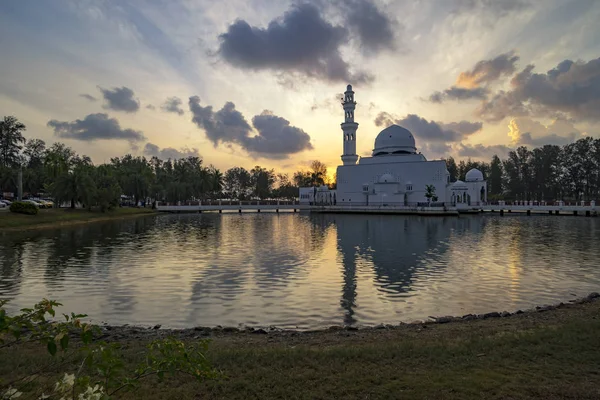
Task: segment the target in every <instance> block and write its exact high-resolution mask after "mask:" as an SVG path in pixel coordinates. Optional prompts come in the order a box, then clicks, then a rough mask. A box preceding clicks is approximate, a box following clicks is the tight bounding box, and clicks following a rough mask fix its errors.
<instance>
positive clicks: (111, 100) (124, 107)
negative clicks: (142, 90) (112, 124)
mask: <svg viewBox="0 0 600 400" xmlns="http://www.w3.org/2000/svg"><path fill="white" fill-rule="evenodd" d="M98 89H99V90H100V91H101V92H102V96H104V100H106V104H105V105H104V108H106V109H110V110H115V111H124V112H128V113H134V112H137V110H139V109H140V101H139V100H138V99H136V98H134V97H133V96H134V93H133V90H131V89H129V88H128V87H125V86H123V87H120V88H118V87H115V88H112V89H104V88H101V87H100V86H98Z"/></svg>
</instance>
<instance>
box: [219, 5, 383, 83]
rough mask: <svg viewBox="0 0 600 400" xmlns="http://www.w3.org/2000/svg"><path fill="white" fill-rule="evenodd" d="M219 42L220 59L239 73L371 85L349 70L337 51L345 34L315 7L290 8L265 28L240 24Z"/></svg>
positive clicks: (345, 37)
mask: <svg viewBox="0 0 600 400" xmlns="http://www.w3.org/2000/svg"><path fill="white" fill-rule="evenodd" d="M219 39H220V41H221V43H220V46H219V50H218V53H219V54H220V56H221V57H222V58H223V59H224V60H225V61H227V62H228V63H230V64H231V65H234V66H236V67H239V68H245V69H253V70H264V69H271V70H277V71H288V72H295V73H300V74H303V75H307V76H309V77H314V78H318V79H323V80H326V81H331V82H339V81H343V82H366V81H370V80H372V77H371V76H369V75H368V74H366V73H364V72H352V71H351V70H350V65H349V64H348V63H347V62H346V61H345V60H344V59H343V58H342V55H341V52H340V47H341V46H342V45H344V44H346V43H347V42H348V31H347V30H346V29H345V28H343V27H340V26H334V25H333V24H331V23H329V22H328V21H326V20H325V19H323V17H322V16H321V11H320V10H319V9H318V8H317V7H316V6H315V5H313V4H309V3H305V4H300V5H294V6H293V7H292V9H291V10H289V11H288V12H286V13H285V14H284V15H283V17H282V18H278V19H274V20H272V21H271V22H269V25H268V26H267V27H266V28H260V27H253V26H250V25H249V24H248V23H247V22H246V21H244V20H241V19H239V20H237V21H235V22H234V23H233V24H232V25H230V26H229V27H228V28H227V31H226V32H225V33H223V34H221V35H220V36H219Z"/></svg>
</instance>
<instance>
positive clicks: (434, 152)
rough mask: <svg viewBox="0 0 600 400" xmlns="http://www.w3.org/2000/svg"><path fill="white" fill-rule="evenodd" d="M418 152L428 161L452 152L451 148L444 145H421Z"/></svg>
mask: <svg viewBox="0 0 600 400" xmlns="http://www.w3.org/2000/svg"><path fill="white" fill-rule="evenodd" d="M420 151H421V153H423V154H425V155H426V156H427V157H428V158H429V159H432V158H442V157H444V156H446V155H447V154H448V153H450V152H451V151H452V146H450V145H449V144H446V143H423V144H422V145H421V147H420Z"/></svg>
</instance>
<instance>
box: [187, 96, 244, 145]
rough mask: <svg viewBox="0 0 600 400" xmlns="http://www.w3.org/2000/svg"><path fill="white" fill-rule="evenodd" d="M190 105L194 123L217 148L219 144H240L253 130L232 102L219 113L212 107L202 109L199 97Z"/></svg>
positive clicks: (191, 101) (193, 99)
mask: <svg viewBox="0 0 600 400" xmlns="http://www.w3.org/2000/svg"><path fill="white" fill-rule="evenodd" d="M188 104H189V107H190V112H191V113H192V115H193V117H192V122H193V123H195V124H196V125H197V126H198V127H199V128H201V129H204V131H205V132H206V137H208V139H209V140H210V141H211V142H213V144H214V145H215V147H216V146H217V145H219V143H238V144H239V143H240V141H241V138H243V137H247V136H248V134H249V133H250V131H251V130H252V127H251V126H250V124H248V122H247V121H246V119H245V118H244V116H243V115H242V113H241V112H239V111H237V110H236V109H235V104H233V103H232V102H230V101H229V102H227V103H225V105H224V106H223V108H222V109H220V110H219V111H217V112H214V111H213V108H212V106H206V107H202V106H201V105H200V97H198V96H192V97H190V99H189V103H188Z"/></svg>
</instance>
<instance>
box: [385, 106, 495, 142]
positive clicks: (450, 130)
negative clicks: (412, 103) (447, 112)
mask: <svg viewBox="0 0 600 400" xmlns="http://www.w3.org/2000/svg"><path fill="white" fill-rule="evenodd" d="M374 122H375V125H376V126H386V127H387V126H389V125H392V124H396V125H400V126H401V127H403V128H406V129H408V130H409V131H411V132H412V133H413V134H414V135H415V137H416V138H417V139H420V140H423V141H424V142H446V143H447V142H459V141H461V140H462V139H464V138H466V137H467V136H469V135H471V134H473V133H475V132H477V131H479V130H481V128H482V126H483V124H482V123H481V122H469V121H460V122H451V123H447V124H446V123H442V122H435V121H427V120H426V119H425V118H421V117H419V116H418V115H415V114H408V115H407V116H406V117H404V118H402V119H398V118H396V117H395V116H393V115H391V114H389V113H386V112H380V113H379V114H378V115H377V117H376V118H375V121H374Z"/></svg>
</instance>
